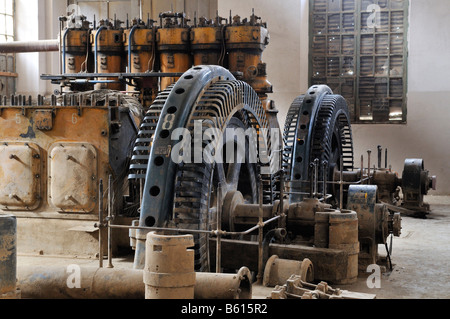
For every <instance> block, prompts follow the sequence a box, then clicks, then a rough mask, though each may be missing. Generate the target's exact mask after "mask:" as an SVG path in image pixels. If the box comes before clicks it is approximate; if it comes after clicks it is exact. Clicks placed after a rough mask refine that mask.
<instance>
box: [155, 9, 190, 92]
mask: <svg viewBox="0 0 450 319" xmlns="http://www.w3.org/2000/svg"><path fill="white" fill-rule="evenodd" d="M159 17H160V20H161V28H160V29H158V31H157V33H156V43H157V48H158V52H159V54H160V63H161V72H163V73H184V72H186V71H187V70H189V69H190V68H191V67H192V55H191V52H190V39H189V37H190V36H189V32H190V27H189V26H188V25H187V24H186V21H187V20H186V17H185V14H184V13H172V12H164V13H161V14H160V15H159ZM163 20H164V22H163ZM178 79H179V78H178V77H164V78H162V79H161V84H160V90H161V91H164V90H165V89H166V88H167V87H168V86H170V85H171V84H173V83H176V82H177V81H178Z"/></svg>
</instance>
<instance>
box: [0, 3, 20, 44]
mask: <svg viewBox="0 0 450 319" xmlns="http://www.w3.org/2000/svg"><path fill="white" fill-rule="evenodd" d="M5 5H6V3H5ZM0 15H2V16H4V17H5V25H4V26H3V27H4V32H0V39H3V37H4V38H5V42H6V41H7V39H8V37H10V38H12V40H13V41H14V40H15V38H16V34H15V23H16V19H15V18H16V17H15V15H16V1H15V0H12V14H8V13H6V8H0ZM6 17H11V18H12V19H13V30H12V34H8V33H6ZM0 31H1V29H0Z"/></svg>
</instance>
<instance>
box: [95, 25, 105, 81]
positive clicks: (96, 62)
mask: <svg viewBox="0 0 450 319" xmlns="http://www.w3.org/2000/svg"><path fill="white" fill-rule="evenodd" d="M104 29H106V27H105V26H101V27H100V28H98V30H97V33H96V34H95V40H94V52H95V69H94V72H98V69H97V65H98V56H97V55H98V36H99V35H100V32H102V31H103V30H104Z"/></svg>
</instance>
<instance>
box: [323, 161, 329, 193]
mask: <svg viewBox="0 0 450 319" xmlns="http://www.w3.org/2000/svg"><path fill="white" fill-rule="evenodd" d="M322 164H323V199H324V200H325V198H326V197H327V177H328V176H327V168H328V162H327V161H323V163H322Z"/></svg>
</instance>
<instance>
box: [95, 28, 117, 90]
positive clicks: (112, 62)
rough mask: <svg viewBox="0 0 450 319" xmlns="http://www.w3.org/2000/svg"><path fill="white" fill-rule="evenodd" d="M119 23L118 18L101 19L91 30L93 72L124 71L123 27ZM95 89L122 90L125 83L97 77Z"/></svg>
mask: <svg viewBox="0 0 450 319" xmlns="http://www.w3.org/2000/svg"><path fill="white" fill-rule="evenodd" d="M120 24H121V22H120V21H118V20H114V23H111V22H110V21H108V20H106V21H105V20H101V21H100V26H99V27H98V28H97V29H96V30H94V31H93V32H92V36H91V42H92V49H93V50H94V72H96V73H100V74H103V73H104V74H107V73H123V72H125V63H124V60H125V59H124V57H125V55H124V49H123V47H124V43H123V29H122V28H121V27H120ZM95 89H96V90H100V89H109V90H116V91H124V90H125V85H124V84H123V83H118V82H117V80H116V79H115V78H108V77H105V78H99V83H97V84H96V85H95Z"/></svg>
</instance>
